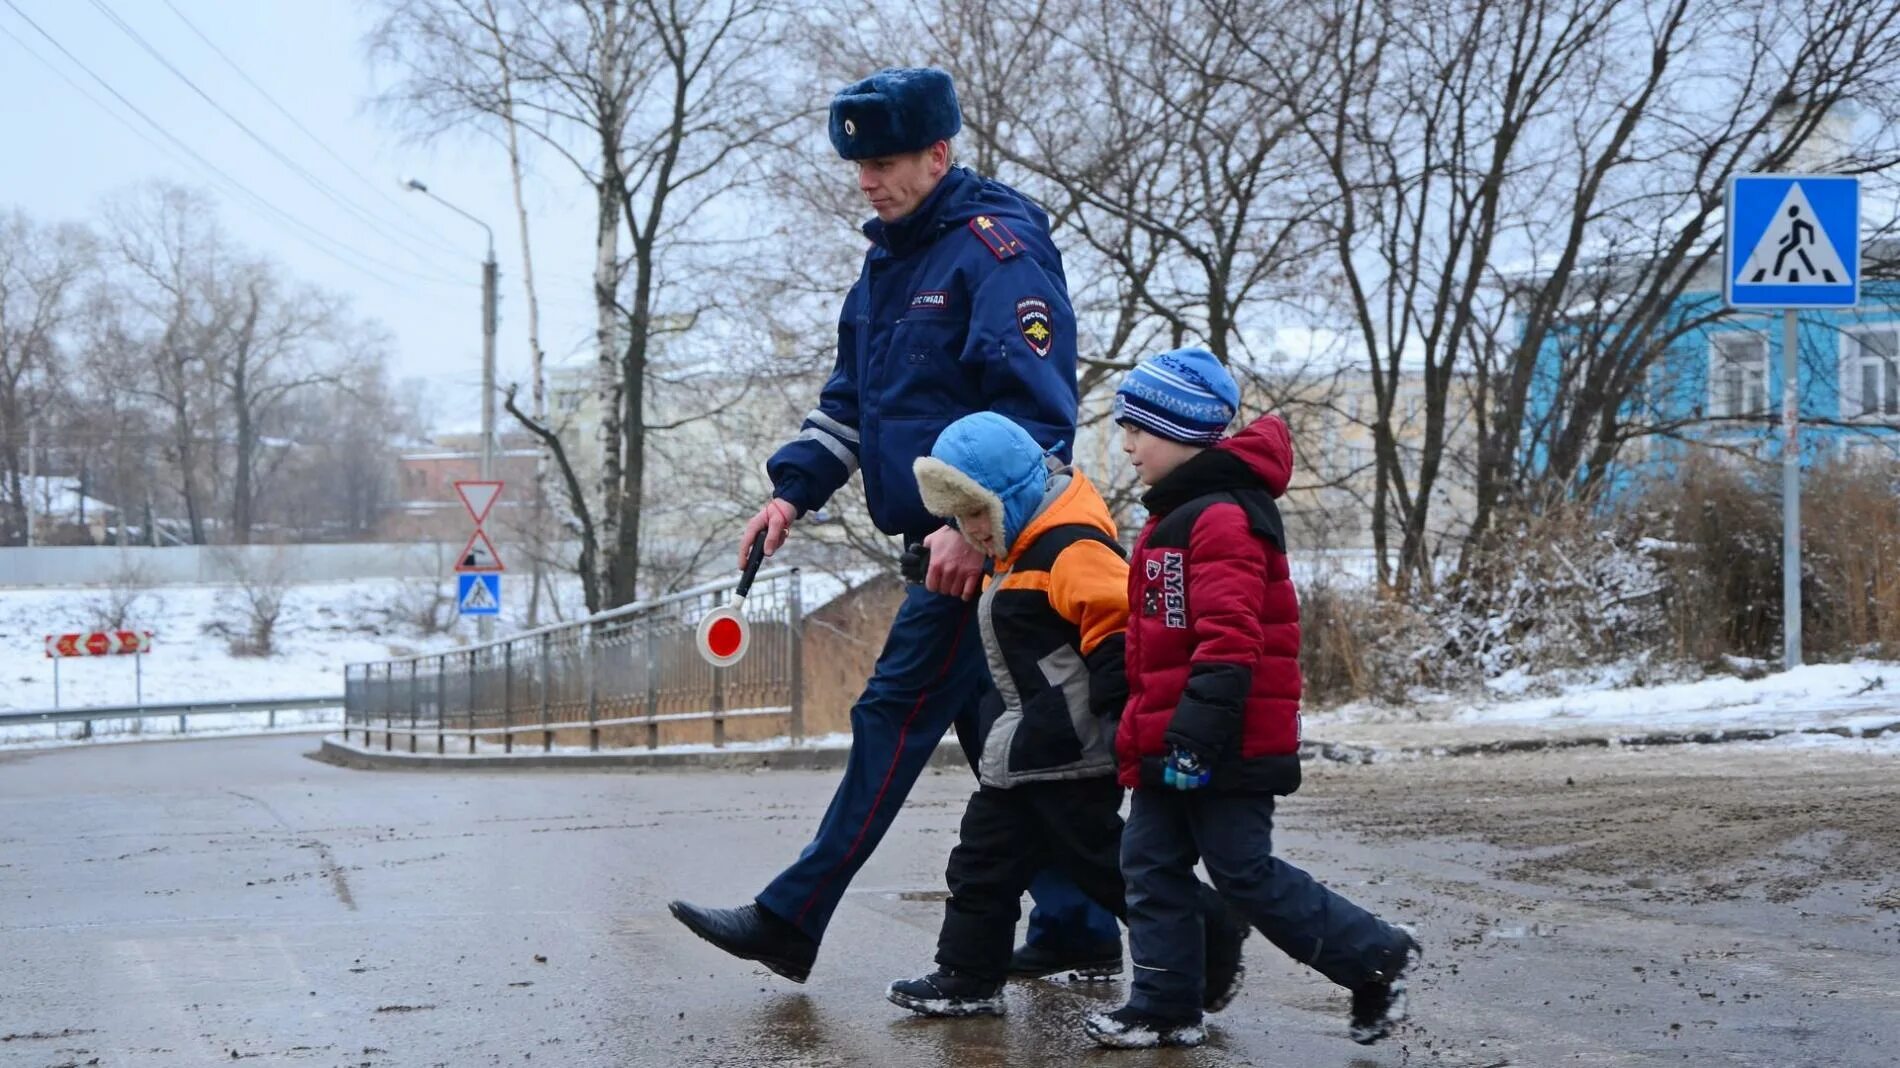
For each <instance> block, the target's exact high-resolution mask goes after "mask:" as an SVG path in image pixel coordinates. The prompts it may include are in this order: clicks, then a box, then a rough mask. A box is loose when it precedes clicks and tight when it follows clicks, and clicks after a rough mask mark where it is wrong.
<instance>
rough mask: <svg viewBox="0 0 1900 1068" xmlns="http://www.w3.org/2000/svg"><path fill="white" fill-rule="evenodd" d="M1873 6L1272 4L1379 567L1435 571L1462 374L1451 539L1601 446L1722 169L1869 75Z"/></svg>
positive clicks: (1666, 311)
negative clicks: (1305, 59)
mask: <svg viewBox="0 0 1900 1068" xmlns="http://www.w3.org/2000/svg"><path fill="white" fill-rule="evenodd" d="M1206 2H1207V3H1208V4H1209V5H1210V6H1215V0H1206ZM1224 10H1226V9H1224ZM1234 10H1235V11H1237V10H1238V9H1234ZM1223 18H1225V19H1228V20H1230V21H1231V20H1234V19H1236V18H1237V14H1235V13H1232V12H1230V13H1228V14H1225V15H1223ZM1894 18H1895V11H1894V10H1893V9H1892V7H1891V5H1886V4H1881V3H1878V2H1875V0H1831V2H1826V3H1821V4H1815V5H1806V6H1805V7H1802V8H1791V7H1789V6H1788V5H1782V4H1776V3H1772V2H1769V0H1758V2H1752V3H1742V4H1734V3H1724V4H1716V3H1708V2H1700V0H1525V2H1518V0H1511V2H1503V0H1418V2H1403V3H1389V2H1385V0H1330V2H1328V3H1326V4H1325V5H1323V8H1322V14H1321V17H1319V18H1316V19H1312V20H1308V21H1303V22H1300V23H1297V24H1293V25H1291V26H1289V27H1287V28H1288V29H1289V30H1290V31H1292V32H1297V33H1298V34H1299V40H1298V46H1299V47H1300V48H1301V49H1303V50H1304V51H1306V52H1309V53H1310V54H1312V55H1314V56H1316V57H1320V63H1319V64H1318V68H1317V73H1318V76H1317V77H1315V78H1309V79H1307V80H1305V81H1304V82H1298V81H1296V80H1295V79H1294V78H1292V77H1290V76H1289V75H1288V74H1287V73H1286V72H1285V70H1284V68H1282V67H1280V66H1279V65H1277V64H1273V63H1266V62H1263V63H1262V64H1261V65H1260V68H1259V70H1258V71H1257V73H1256V74H1255V75H1254V76H1255V77H1256V78H1259V79H1266V80H1269V81H1270V82H1271V84H1272V85H1274V86H1275V87H1277V88H1278V89H1279V90H1281V91H1283V92H1287V93H1292V92H1297V91H1302V89H1303V87H1304V88H1313V89H1317V90H1318V91H1319V93H1320V97H1319V98H1318V99H1317V100H1315V101H1314V105H1315V106H1314V107H1312V108H1310V109H1303V110H1304V112H1305V116H1306V117H1305V120H1304V130H1305V133H1306V136H1307V138H1308V139H1309V140H1310V141H1311V143H1312V145H1313V147H1314V148H1315V149H1316V150H1317V152H1318V153H1319V156H1320V158H1321V159H1322V160H1323V161H1324V167H1325V170H1326V173H1327V174H1328V176H1329V177H1330V180H1331V187H1330V188H1329V189H1328V190H1327V191H1326V198H1327V202H1328V203H1327V210H1326V212H1325V214H1324V216H1323V220H1324V224H1325V227H1326V232H1327V235H1328V245H1329V248H1330V250H1331V253H1330V254H1331V258H1332V260H1333V262H1334V271H1333V272H1332V276H1333V281H1334V284H1333V285H1332V286H1331V287H1330V293H1331V299H1332V301H1333V303H1334V304H1335V306H1336V307H1338V308H1339V309H1340V319H1341V321H1342V322H1343V323H1344V324H1346V325H1347V326H1348V327H1349V328H1350V329H1351V331H1352V332H1353V334H1354V337H1355V340H1356V341H1357V343H1358V345H1359V346H1360V347H1361V348H1362V349H1363V350H1364V357H1363V359H1364V362H1365V365H1366V367H1367V369H1368V370H1369V372H1370V379H1371V385H1372V391H1373V394H1374V400H1375V402H1376V404H1375V408H1376V411H1375V413H1374V415H1373V417H1372V422H1371V425H1372V428H1373V430H1374V437H1375V441H1376V455H1377V468H1378V470H1377V488H1376V491H1375V495H1374V498H1373V502H1372V505H1373V510H1374V517H1373V533H1374V537H1375V541H1376V547H1377V549H1378V552H1379V559H1380V577H1381V579H1382V580H1383V581H1387V582H1393V583H1396V584H1398V585H1400V586H1405V585H1408V584H1411V583H1413V582H1418V583H1424V584H1429V583H1430V582H1431V581H1432V579H1433V577H1434V575H1435V566H1434V559H1435V552H1434V538H1433V536H1432V531H1433V526H1432V522H1431V514H1432V511H1433V508H1434V502H1435V501H1437V500H1439V499H1440V498H1441V496H1442V493H1441V492H1440V487H1441V483H1442V482H1443V480H1444V479H1445V478H1446V476H1447V472H1448V470H1449V466H1448V465H1450V464H1452V463H1455V462H1456V458H1454V457H1452V456H1451V455H1450V453H1449V443H1450V441H1451V440H1452V430H1453V427H1454V425H1455V423H1456V419H1457V414H1456V413H1455V412H1454V411H1452V410H1451V402H1452V400H1453V398H1454V395H1455V393H1456V391H1457V389H1458V383H1459V382H1460V380H1461V376H1465V375H1472V376H1475V378H1474V379H1473V380H1474V382H1475V389H1474V393H1473V399H1474V404H1475V415H1476V417H1477V419H1478V425H1477V433H1476V438H1477V440H1478V442H1479V445H1478V454H1477V456H1476V457H1475V458H1473V460H1472V468H1473V472H1474V478H1475V481H1476V485H1477V498H1478V502H1477V510H1476V514H1475V516H1474V517H1473V520H1472V523H1471V525H1470V527H1469V529H1468V531H1467V532H1466V534H1465V536H1466V538H1467V543H1468V544H1469V543H1475V542H1476V541H1478V540H1479V539H1482V538H1483V537H1484V536H1485V534H1486V531H1487V530H1488V529H1489V526H1490V524H1491V522H1492V519H1493V517H1494V516H1495V515H1496V512H1497V510H1498V509H1499V508H1500V507H1501V506H1503V505H1505V504H1506V503H1507V501H1509V500H1511V499H1513V498H1514V497H1518V496H1520V495H1521V493H1522V491H1523V489H1524V488H1525V480H1526V478H1527V477H1528V478H1531V479H1533V480H1543V479H1548V480H1552V481H1554V482H1555V483H1556V484H1559V485H1573V484H1574V482H1575V481H1576V479H1577V476H1578V475H1579V473H1586V474H1584V480H1585V481H1586V482H1587V481H1588V480H1589V479H1590V478H1591V477H1593V476H1590V475H1588V474H1587V472H1589V471H1601V470H1602V469H1603V467H1604V465H1605V463H1606V461H1607V459H1608V458H1609V457H1610V456H1613V455H1614V453H1615V450H1616V448H1617V445H1618V443H1619V440H1620V438H1621V434H1620V433H1619V431H1618V430H1617V427H1618V424H1619V422H1620V420H1621V418H1622V415H1621V413H1624V412H1625V411H1626V410H1627V408H1628V402H1629V400H1630V398H1631V397H1632V395H1633V394H1634V392H1635V391H1636V390H1637V389H1638V388H1639V387H1640V385H1641V383H1642V381H1643V378H1644V374H1645V372H1646V370H1647V368H1648V367H1649V366H1650V365H1651V363H1652V362H1653V361H1654V359H1655V358H1656V354H1657V353H1658V352H1659V351H1661V350H1662V349H1663V348H1665V347H1666V345H1667V343H1668V338H1669V334H1670V331H1671V330H1675V329H1679V328H1680V323H1679V321H1678V319H1677V318H1676V312H1677V306H1678V302H1679V300H1680V299H1681V298H1682V296H1683V295H1684V293H1685V292H1686V289H1687V286H1688V284H1689V282H1690V279H1691V278H1692V276H1693V275H1694V274H1695V272H1696V271H1697V270H1698V269H1699V268H1700V267H1701V266H1702V265H1704V264H1706V263H1707V262H1708V260H1709V257H1711V256H1712V255H1713V253H1714V246H1713V244H1712V242H1711V240H1710V227H1711V221H1712V219H1715V218H1718V217H1719V216H1717V215H1716V213H1717V212H1718V210H1719V208H1720V205H1721V197H1722V187H1723V182H1724V180H1725V179H1726V178H1727V176H1728V175H1729V174H1731V173H1734V172H1736V171H1739V170H1754V169H1774V168H1775V167H1778V166H1781V165H1784V164H1785V163H1786V162H1787V161H1788V160H1789V159H1790V158H1791V156H1792V153H1793V152H1794V150H1795V149H1796V147H1797V146H1798V145H1800V144H1801V143H1802V142H1803V141H1804V140H1805V139H1806V138H1808V137H1809V136H1811V135H1812V133H1813V132H1814V131H1815V130H1816V129H1817V127H1818V126H1819V125H1820V124H1821V123H1822V122H1823V121H1824V118H1825V116H1827V115H1828V114H1829V113H1830V112H1831V111H1832V109H1833V108H1834V107H1835V105H1837V104H1838V103H1839V102H1841V101H1842V100H1844V99H1847V98H1848V97H1854V96H1861V95H1862V94H1865V93H1869V92H1872V93H1874V94H1875V95H1876V97H1878V96H1884V95H1887V94H1888V90H1886V89H1885V88H1884V85H1886V84H1891V82H1892V77H1893V63H1894V62H1895V58H1896V57H1895V55H1894V48H1895V47H1896V46H1895V42H1894V38H1895V35H1894V34H1893V33H1892V29H1893V20H1894ZM1863 99H1866V97H1864V96H1863ZM1777 101H1780V102H1781V105H1780V107H1779V108H1777V105H1776V102H1777ZM1882 106H1883V107H1884V106H1885V105H1884V104H1883V105H1882ZM1778 112H1779V114H1780V115H1781V116H1782V118H1781V119H1777V117H1776V116H1777V113H1778ZM1870 162H1871V161H1870ZM1878 165H1880V166H1884V165H1885V163H1884V161H1883V162H1880V163H1879V164H1878ZM1611 282H1613V284H1608V285H1596V286H1594V291H1593V292H1594V297H1597V298H1601V303H1600V304H1599V305H1598V306H1597V310H1596V311H1593V312H1590V313H1589V314H1588V315H1586V316H1584V318H1588V319H1592V320H1594V321H1595V322H1597V323H1598V324H1599V326H1600V329H1599V330H1598V331H1597V332H1596V335H1595V336H1596V338H1597V340H1598V341H1599V342H1601V341H1606V340H1609V344H1608V345H1607V346H1606V345H1601V344H1599V345H1596V346H1595V347H1594V348H1593V349H1592V350H1591V351H1593V352H1594V353H1596V355H1594V356H1592V357H1591V358H1590V359H1588V360H1587V361H1586V362H1585V363H1580V364H1576V365H1574V366H1571V367H1569V368H1568V369H1567V370H1565V371H1564V372H1562V373H1563V374H1565V375H1569V376H1571V377H1572V379H1573V382H1574V385H1575V387H1576V388H1573V389H1569V390H1567V391H1565V392H1564V394H1563V395H1564V397H1565V403H1566V405H1567V406H1566V407H1565V408H1563V409H1561V410H1557V411H1554V412H1552V411H1549V410H1545V411H1543V412H1541V413H1540V412H1538V411H1536V410H1535V409H1537V407H1538V400H1539V394H1538V393H1537V392H1536V389H1535V388H1534V387H1535V385H1536V381H1537V376H1538V374H1539V368H1540V366H1547V365H1546V364H1545V363H1543V361H1544V360H1545V353H1546V350H1547V348H1548V347H1549V346H1551V345H1553V344H1554V343H1555V339H1556V338H1557V337H1558V335H1559V334H1563V333H1565V332H1566V330H1567V329H1570V328H1569V327H1567V326H1566V325H1565V324H1566V323H1567V322H1569V323H1572V324H1574V323H1576V322H1577V320H1578V318H1579V317H1578V315H1577V311H1578V309H1579V307H1581V306H1584V305H1585V304H1586V302H1587V301H1588V300H1590V299H1593V298H1592V293H1591V292H1586V291H1592V290H1593V283H1611ZM1612 338H1613V339H1614V340H1610V339H1612ZM1573 351H1582V350H1580V349H1579V350H1573ZM1414 373H1416V374H1419V375H1420V376H1422V380H1423V387H1424V411H1423V419H1424V425H1423V428H1422V430H1421V437H1420V440H1419V442H1418V447H1417V448H1416V450H1415V452H1414V455H1413V456H1412V457H1408V456H1407V455H1406V451H1407V450H1406V449H1405V448H1403V446H1402V440H1401V439H1402V435H1401V434H1400V433H1399V431H1398V420H1399V418H1400V416H1399V415H1398V413H1397V411H1396V401H1397V399H1398V396H1399V391H1400V384H1401V382H1402V381H1403V380H1404V379H1405V377H1406V376H1407V375H1409V374H1414ZM1540 419H1542V420H1543V421H1544V426H1543V427H1542V428H1541V429H1540V431H1539V433H1540V434H1541V435H1542V436H1541V437H1539V438H1538V439H1537V440H1536V441H1535V442H1534V443H1533V442H1530V441H1527V440H1526V439H1525V436H1524V435H1525V433H1526V427H1527V425H1530V424H1532V423H1536V422H1538V421H1539V420H1540ZM1533 458H1534V459H1533ZM1393 529H1396V530H1397V532H1398V535H1399V545H1398V554H1397V556H1398V559H1397V565H1396V570H1393V568H1392V566H1391V562H1390V558H1389V556H1388V550H1389V544H1388V537H1389V534H1390V532H1391V531H1392V530H1393Z"/></svg>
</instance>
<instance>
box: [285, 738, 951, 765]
mask: <svg viewBox="0 0 1900 1068" xmlns="http://www.w3.org/2000/svg"><path fill="white" fill-rule="evenodd" d="M309 756H310V758H311V759H312V760H319V761H322V762H323V763H326V764H334V765H336V766H338V767H343V768H354V769H357V770H359V771H389V770H400V771H493V770H497V769H504V768H505V769H508V770H511V771H519V770H524V769H526V770H547V769H563V768H565V769H570V770H590V769H591V770H599V769H603V768H616V769H626V770H632V771H683V770H694V769H698V770H705V771H774V770H776V771H833V770H836V769H839V768H842V767H844V765H845V761H847V760H848V759H850V756H851V750H849V749H836V748H825V749H818V748H812V749H735V750H726V751H723V752H722V751H718V750H714V751H704V750H694V751H692V752H668V751H666V750H663V749H661V750H651V751H649V750H644V749H637V750H630V751H623V752H607V753H542V752H525V753H479V754H475V755H473V756H471V755H468V754H460V753H450V754H444V755H439V756H438V755H437V754H435V753H407V752H402V751H397V750H383V749H374V748H369V747H365V746H360V745H357V744H355V743H353V742H346V741H344V740H343V739H342V738H341V737H339V736H337V735H334V734H332V735H328V736H326V737H325V738H324V739H323V745H322V746H321V747H320V748H319V749H318V750H317V751H316V752H314V753H310V754H309ZM930 766H931V767H963V766H965V765H964V760H963V750H962V749H961V748H959V747H958V746H957V744H956V743H955V742H954V741H946V742H945V743H944V744H942V745H939V746H938V747H937V751H936V753H935V754H933V755H932V756H931V758H930Z"/></svg>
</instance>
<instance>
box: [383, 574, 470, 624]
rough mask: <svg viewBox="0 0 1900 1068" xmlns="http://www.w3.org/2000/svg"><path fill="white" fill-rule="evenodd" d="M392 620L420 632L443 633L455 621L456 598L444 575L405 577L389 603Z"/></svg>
mask: <svg viewBox="0 0 1900 1068" xmlns="http://www.w3.org/2000/svg"><path fill="white" fill-rule="evenodd" d="M385 611H386V612H388V614H389V618H390V621H391V622H393V623H397V624H399V625H401V626H405V627H411V628H413V629H414V630H415V631H416V632H417V633H418V634H421V635H424V636H428V635H433V634H441V633H443V632H445V631H447V630H448V629H449V624H451V623H453V622H455V597H454V595H453V594H452V593H450V592H449V589H448V587H447V586H445V585H444V583H443V580H442V578H441V577H440V576H438V577H436V578H433V579H404V580H403V581H402V584H401V585H400V586H398V587H397V588H396V592H395V593H394V594H393V595H391V597H390V599H389V603H388V605H387V606H385Z"/></svg>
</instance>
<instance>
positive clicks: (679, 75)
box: [371, 0, 788, 609]
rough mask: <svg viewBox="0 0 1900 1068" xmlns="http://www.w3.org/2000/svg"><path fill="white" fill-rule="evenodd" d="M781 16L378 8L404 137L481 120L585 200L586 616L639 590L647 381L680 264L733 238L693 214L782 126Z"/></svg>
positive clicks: (733, 0) (755, 1)
mask: <svg viewBox="0 0 1900 1068" xmlns="http://www.w3.org/2000/svg"><path fill="white" fill-rule="evenodd" d="M783 15H784V11H783V10H782V9H781V8H780V7H778V6H777V5H776V4H775V3H773V2H771V0H692V2H688V3H664V4H663V3H659V2H658V0H631V2H622V0H510V2H508V3H499V2H498V3H495V4H489V3H486V2H484V3H483V4H481V5H480V6H479V7H478V6H477V5H476V4H475V3H474V2H473V0H388V2H387V3H386V4H385V5H384V18H383V20H382V22H381V24H380V25H379V27H378V29H377V31H376V33H375V34H374V35H373V37H372V40H371V46H372V51H373V53H374V54H375V55H377V56H378V57H379V58H382V59H384V60H386V61H388V62H390V63H392V64H393V65H395V66H396V67H397V68H398V69H400V70H401V71H402V73H403V80H402V82H401V83H400V84H399V85H398V86H397V87H396V88H395V89H394V90H393V91H392V92H391V93H389V94H388V95H387V96H385V98H384V102H385V103H386V104H388V105H390V106H392V107H395V108H397V109H399V110H400V111H401V112H402V113H403V114H404V115H405V116H407V117H408V119H409V121H410V122H411V123H413V124H414V125H415V127H416V128H417V130H418V132H420V133H423V134H424V135H433V134H437V133H440V132H442V131H445V130H447V129H451V128H454V127H456V126H459V125H463V124H468V123H476V124H489V128H491V129H492V128H494V124H496V123H499V124H500V125H501V126H503V127H509V128H512V129H513V130H515V131H517V132H521V133H525V134H527V135H528V136H529V137H531V138H532V139H533V140H534V141H535V142H536V143H537V144H538V145H539V146H540V147H541V148H543V149H544V150H546V151H548V152H550V153H551V154H553V155H554V156H555V157H556V158H559V159H562V160H565V161H566V162H567V163H568V164H569V165H570V166H571V167H572V168H573V171H574V173H575V174H576V175H577V176H578V177H579V178H580V180H581V181H583V182H584V183H585V184H586V185H587V186H588V187H589V188H590V189H591V191H592V193H593V196H594V201H595V223H596V225H595V242H594V263H595V268H594V285H593V294H592V296H593V301H594V306H595V309H596V324H595V347H596V351H597V390H598V394H599V399H600V407H601V410H602V413H603V414H602V419H601V427H600V441H601V450H600V451H601V456H602V463H601V474H600V479H599V484H598V487H597V493H594V494H590V495H589V499H588V500H586V501H584V502H582V504H583V505H584V506H585V507H586V508H587V509H588V510H589V512H590V513H592V515H593V517H594V518H593V519H592V521H590V522H589V523H587V524H583V526H584V527H591V528H593V529H594V531H595V537H596V538H597V539H598V547H597V548H598V559H599V561H600V567H599V581H598V583H596V584H595V585H594V586H592V587H591V588H590V589H589V602H588V603H589V607H590V609H593V608H598V607H601V606H605V605H618V604H624V603H627V602H628V601H631V600H633V599H634V598H635V597H636V596H638V593H639V585H640V583H639V567H640V536H641V511H642V506H643V503H644V500H645V495H646V474H647V468H646V446H647V434H648V430H647V419H648V411H647V391H648V375H649V371H650V368H651V365H652V363H653V360H654V357H655V355H656V346H657V345H658V344H659V343H660V341H661V339H662V338H663V337H665V336H666V335H667V334H668V333H670V332H678V331H681V330H684V329H688V328H690V327H691V326H692V325H693V324H694V323H695V322H696V321H697V320H698V318H699V316H700V315H702V314H704V313H705V312H706V311H708V310H709V308H710V307H711V305H712V301H711V300H710V299H708V293H709V292H710V290H709V289H708V288H706V287H700V288H699V289H698V290H697V291H695V289H694V288H693V287H691V286H689V285H687V284H686V283H687V282H688V281H689V280H690V278H691V275H692V268H693V267H694V266H695V265H694V263H693V262H692V259H693V256H694V254H695V253H696V252H699V251H704V250H705V249H707V248H709V247H715V246H719V245H725V246H727V247H732V246H736V245H738V244H739V243H741V242H742V241H743V238H744V235H743V234H739V233H733V232H730V231H731V227H727V228H726V232H723V233H722V232H721V230H720V228H719V227H718V226H716V225H713V224H712V223H711V222H710V220H709V218H708V216H709V215H710V213H709V212H707V210H706V209H707V208H708V206H709V205H710V204H711V203H713V202H714V201H715V200H717V199H718V198H720V197H721V196H722V195H725V194H727V193H730V192H731V191H732V190H733V189H735V188H736V187H738V186H740V185H742V184H744V183H745V182H746V181H748V180H750V178H751V171H750V168H749V162H750V155H751V153H752V152H753V151H754V150H755V149H757V148H759V147H761V146H763V145H765V144H766V143H767V142H768V140H769V138H770V137H771V136H772V135H773V134H774V133H775V132H776V131H777V130H778V129H780V128H781V127H782V126H783V125H784V123H785V122H787V121H788V116H787V114H786V110H785V108H784V107H783V105H782V104H781V102H780V101H781V97H780V96H779V95H778V94H776V93H775V92H774V72H773V70H772V62H771V59H772V56H771V51H770V49H769V47H768V46H769V44H770V43H771V42H772V41H774V40H775V39H776V37H777V35H778V28H779V23H780V21H781V20H782V17H783ZM484 26H486V27H487V28H488V29H487V30H486V32H484V31H483V27H484ZM504 85H506V87H507V88H506V90H505V91H504V89H503V88H502V87H503V86H504ZM623 234H624V237H625V238H626V241H627V243H628V251H627V252H626V253H625V254H623V253H622V245H621V240H622V237H623ZM669 295H672V298H673V299H671V300H669ZM517 418H518V419H519V416H517ZM541 425H542V429H544V430H545V429H546V427H545V424H544V422H543V423H542V424H541ZM543 440H546V437H545V435H543ZM568 475H571V472H568V473H566V474H564V478H566V477H567V476H568ZM585 551H586V549H585V548H584V549H583V552H585Z"/></svg>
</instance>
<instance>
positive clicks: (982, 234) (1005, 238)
mask: <svg viewBox="0 0 1900 1068" xmlns="http://www.w3.org/2000/svg"><path fill="white" fill-rule="evenodd" d="M970 232H971V233H973V234H975V235H976V236H977V238H978V240H980V241H982V242H983V244H984V245H986V246H988V247H989V250H990V251H991V252H993V253H995V254H996V258H997V259H999V260H1006V259H1009V258H1010V257H1011V256H1020V255H1022V253H1023V252H1025V251H1027V250H1026V249H1024V248H1023V243H1022V241H1021V240H1019V239H1018V238H1017V237H1016V235H1015V234H1012V233H1010V232H1009V227H1007V226H1004V225H1003V220H1001V219H998V218H996V217H995V216H994V215H978V216H977V217H976V218H974V219H971V220H970Z"/></svg>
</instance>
